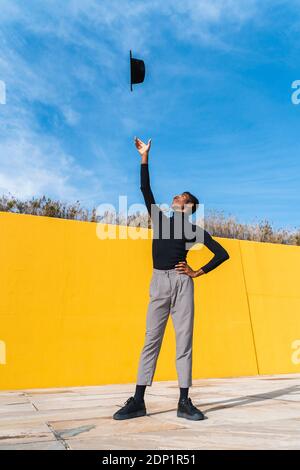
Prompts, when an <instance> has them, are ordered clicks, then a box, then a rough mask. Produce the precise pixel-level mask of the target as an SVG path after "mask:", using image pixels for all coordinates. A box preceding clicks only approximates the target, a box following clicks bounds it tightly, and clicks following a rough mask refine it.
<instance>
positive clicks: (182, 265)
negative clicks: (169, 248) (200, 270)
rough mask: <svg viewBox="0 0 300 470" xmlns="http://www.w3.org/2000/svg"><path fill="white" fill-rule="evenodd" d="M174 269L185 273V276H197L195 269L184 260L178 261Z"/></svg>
mask: <svg viewBox="0 0 300 470" xmlns="http://www.w3.org/2000/svg"><path fill="white" fill-rule="evenodd" d="M175 269H176V271H178V272H180V273H182V274H186V275H187V276H190V277H196V276H197V273H196V271H194V270H193V269H192V268H191V267H190V266H189V265H188V264H187V262H186V261H179V263H178V264H176V265H175Z"/></svg>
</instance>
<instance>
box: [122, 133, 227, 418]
mask: <svg viewBox="0 0 300 470" xmlns="http://www.w3.org/2000/svg"><path fill="white" fill-rule="evenodd" d="M135 146H136V148H137V150H138V152H139V153H140V155H141V157H142V161H141V191H142V193H143V196H144V200H145V204H146V207H147V210H148V212H149V214H150V216H151V220H152V227H153V241H152V257H153V274H152V279H151V283H150V292H149V293H150V302H149V305H148V311H147V320H146V322H147V325H146V336H145V343H144V347H143V350H142V352H141V356H140V361H139V367H138V374H137V384H136V390H135V395H134V396H131V397H130V398H129V399H128V400H127V401H126V402H125V404H124V406H123V407H122V408H121V409H120V410H119V411H117V412H116V413H115V414H114V415H113V418H114V419H128V418H135V417H138V416H144V415H145V414H146V407H145V402H144V393H145V389H146V386H147V385H148V386H151V385H152V380H153V376H154V372H155V368H156V363H157V359H158V355H159V352H160V348H161V344H162V339H163V335H164V331H165V327H166V324H167V320H168V317H169V313H171V316H172V320H173V324H174V328H175V333H176V369H177V375H178V382H179V387H180V397H179V401H178V408H177V416H178V417H182V418H186V419H191V420H201V419H204V415H203V413H202V412H201V411H200V410H199V409H197V408H196V407H195V406H194V405H193V403H192V401H191V399H190V398H189V397H188V391H189V387H190V386H191V385H192V342H193V326H194V282H193V279H194V278H196V277H198V276H201V275H203V274H207V273H208V272H209V271H211V270H213V269H215V268H216V267H217V266H219V265H220V264H221V263H223V262H224V261H225V260H227V259H228V258H229V254H228V252H227V251H226V250H225V249H224V248H223V247H222V245H220V243H218V242H217V241H216V240H214V239H213V238H212V237H211V235H210V234H209V233H208V232H207V231H206V230H204V229H203V228H201V227H200V226H198V225H196V224H192V223H190V222H189V216H190V215H191V214H192V213H194V212H195V211H196V209H197V205H198V204H199V201H198V199H197V198H196V197H195V196H193V195H192V194H190V193H189V192H188V191H186V192H184V193H182V194H179V195H177V196H175V197H174V198H173V202H172V209H173V215H172V217H167V216H166V215H165V214H164V213H163V212H162V210H161V209H160V208H159V207H158V206H157V205H156V203H155V199H154V196H153V194H152V190H151V186H150V178H149V171H148V157H149V151H150V147H151V139H149V141H148V143H147V144H145V143H144V142H142V141H141V140H140V139H138V138H135ZM199 242H200V243H203V244H204V245H205V246H207V247H208V248H209V250H210V251H212V252H213V253H214V256H213V258H212V259H211V260H210V261H209V262H208V263H207V264H205V265H204V266H202V268H200V269H198V270H196V271H194V270H193V269H192V268H191V267H190V266H189V265H188V264H187V262H186V257H187V253H188V250H189V248H191V246H193V245H194V244H195V243H199Z"/></svg>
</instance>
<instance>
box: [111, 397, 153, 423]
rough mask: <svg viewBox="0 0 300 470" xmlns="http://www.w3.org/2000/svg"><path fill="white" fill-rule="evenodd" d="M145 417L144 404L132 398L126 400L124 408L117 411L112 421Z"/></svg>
mask: <svg viewBox="0 0 300 470" xmlns="http://www.w3.org/2000/svg"><path fill="white" fill-rule="evenodd" d="M145 415H146V407H145V402H144V400H143V401H141V402H140V401H136V400H135V398H134V397H130V398H128V400H127V401H126V402H125V404H124V406H123V407H122V408H121V409H120V410H119V411H117V412H116V413H115V414H114V415H113V418H114V419H129V418H137V417H138V416H145Z"/></svg>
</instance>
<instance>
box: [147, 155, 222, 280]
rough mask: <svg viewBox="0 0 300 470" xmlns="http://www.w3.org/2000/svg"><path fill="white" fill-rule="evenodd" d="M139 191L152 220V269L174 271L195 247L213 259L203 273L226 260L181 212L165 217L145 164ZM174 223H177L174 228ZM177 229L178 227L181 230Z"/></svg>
mask: <svg viewBox="0 0 300 470" xmlns="http://www.w3.org/2000/svg"><path fill="white" fill-rule="evenodd" d="M141 191H142V193H143V196H144V200H145V204H146V207H147V210H148V213H149V215H150V216H151V220H152V227H153V241H152V258H153V267H154V268H156V269H162V270H164V269H174V268H175V265H176V264H177V263H178V262H179V261H186V257H187V253H188V251H189V249H190V248H191V247H192V246H193V245H194V244H195V243H199V242H200V243H203V244H204V245H205V246H206V247H207V248H208V249H209V250H210V251H211V252H212V253H214V256H213V258H212V259H211V260H210V261H209V262H208V263H207V264H205V265H204V266H202V270H203V271H204V272H205V273H208V272H209V271H211V270H213V269H215V268H216V267H217V266H219V265H220V264H221V263H223V262H224V261H225V260H227V259H228V258H229V254H228V252H227V251H226V250H225V248H224V247H223V246H222V245H220V243H218V242H217V241H216V240H214V239H213V238H212V237H211V235H210V234H209V233H208V232H207V231H206V230H204V229H203V228H202V227H200V226H199V225H197V224H192V223H190V221H189V220H188V215H187V214H186V213H184V212H178V211H174V212H173V215H172V216H171V217H167V216H166V215H165V214H164V213H163V212H162V210H161V209H160V208H159V207H158V206H157V205H156V202H155V199H154V196H153V193H152V190H151V186H150V178H149V168H148V164H147V163H142V164H141ZM179 219H180V220H179ZM177 222H179V223H178V224H177ZM178 227H182V229H180V228H179V230H178Z"/></svg>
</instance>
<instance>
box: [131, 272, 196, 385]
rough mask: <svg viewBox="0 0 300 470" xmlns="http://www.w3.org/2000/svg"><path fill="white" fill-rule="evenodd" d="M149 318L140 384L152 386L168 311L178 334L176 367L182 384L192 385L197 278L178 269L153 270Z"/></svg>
mask: <svg viewBox="0 0 300 470" xmlns="http://www.w3.org/2000/svg"><path fill="white" fill-rule="evenodd" d="M149 294H150V300H149V304H148V309H147V317H146V333H145V341H144V346H143V349H142V352H141V355H140V359H139V365H138V374H137V384H138V385H152V381H153V376H154V373H155V369H156V363H157V359H158V355H159V352H160V349H161V344H162V340H163V336H164V332H165V328H166V325H167V321H168V317H169V314H171V318H172V321H173V325H174V329H175V335H176V370H177V376H178V384H179V387H184V388H186V387H190V386H191V385H192V347H193V329H194V281H193V279H192V278H191V277H190V276H188V275H187V274H183V273H180V272H178V271H176V270H175V269H167V270H160V269H155V268H154V269H153V274H152V278H151V282H150V289H149Z"/></svg>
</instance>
